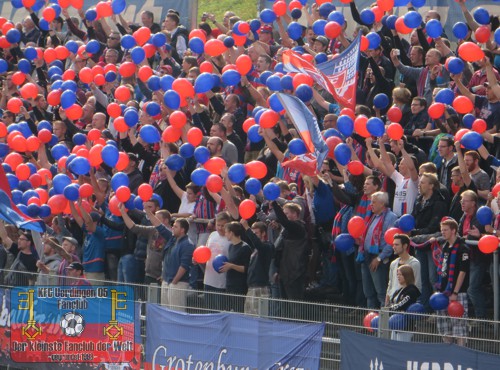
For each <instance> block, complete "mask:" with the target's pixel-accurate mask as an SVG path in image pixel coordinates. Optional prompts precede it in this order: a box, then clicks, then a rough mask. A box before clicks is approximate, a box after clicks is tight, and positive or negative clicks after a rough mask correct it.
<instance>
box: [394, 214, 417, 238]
mask: <svg viewBox="0 0 500 370" xmlns="http://www.w3.org/2000/svg"><path fill="white" fill-rule="evenodd" d="M398 227H399V228H400V229H401V231H404V232H405V233H407V232H410V231H412V230H413V229H414V228H415V218H414V217H413V216H412V215H409V214H406V215H403V216H401V218H400V219H399V223H398Z"/></svg>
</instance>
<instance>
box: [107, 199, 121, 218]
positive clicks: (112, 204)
mask: <svg viewBox="0 0 500 370" xmlns="http://www.w3.org/2000/svg"><path fill="white" fill-rule="evenodd" d="M118 204H120V200H119V199H118V198H117V197H116V195H113V196H112V197H111V199H110V200H109V203H108V208H109V211H110V212H111V213H112V214H114V215H115V216H121V215H122V214H121V212H120V208H118Z"/></svg>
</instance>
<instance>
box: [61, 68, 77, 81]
mask: <svg viewBox="0 0 500 370" xmlns="http://www.w3.org/2000/svg"><path fill="white" fill-rule="evenodd" d="M62 78H63V80H64V81H68V80H74V79H75V78H76V73H75V71H73V70H72V69H67V70H66V71H64V73H63V75H62Z"/></svg>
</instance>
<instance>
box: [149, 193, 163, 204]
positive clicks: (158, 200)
mask: <svg viewBox="0 0 500 370" xmlns="http://www.w3.org/2000/svg"><path fill="white" fill-rule="evenodd" d="M154 199H156V201H157V202H158V205H159V206H160V208H163V198H162V197H161V196H160V194H156V193H153V195H152V196H151V200H154Z"/></svg>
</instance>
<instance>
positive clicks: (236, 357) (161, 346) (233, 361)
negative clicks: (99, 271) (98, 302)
mask: <svg viewBox="0 0 500 370" xmlns="http://www.w3.org/2000/svg"><path fill="white" fill-rule="evenodd" d="M146 311H147V317H148V319H147V320H146V338H147V339H146V359H145V364H144V368H145V369H146V370H150V369H155V370H156V369H162V370H167V369H172V370H173V369H214V370H215V369H258V370H263V369H276V370H278V369H310V370H313V369H319V358H320V353H321V338H322V336H323V331H324V324H297V323H290V322H282V321H274V320H266V319H258V318H251V317H246V316H243V315H239V314H231V313H219V314H204V315H191V314H184V313H180V312H176V311H170V310H167V309H165V308H162V307H160V306H158V305H154V304H148V305H147V308H146Z"/></svg>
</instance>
